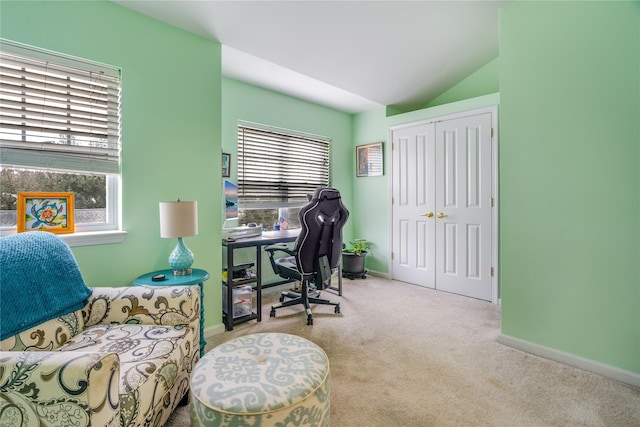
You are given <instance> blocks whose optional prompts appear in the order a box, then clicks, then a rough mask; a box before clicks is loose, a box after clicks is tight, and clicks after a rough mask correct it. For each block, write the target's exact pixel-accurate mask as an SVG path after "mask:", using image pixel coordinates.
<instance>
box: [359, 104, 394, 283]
mask: <svg viewBox="0 0 640 427" xmlns="http://www.w3.org/2000/svg"><path fill="white" fill-rule="evenodd" d="M387 136H388V128H387V123H386V118H385V109H384V108H378V109H376V110H373V111H369V112H366V113H361V114H356V115H354V119H353V147H352V148H351V151H352V153H351V159H353V158H354V157H355V146H358V145H363V144H371V143H374V142H382V143H383V145H382V148H383V152H384V159H383V167H384V175H382V176H369V177H356V175H355V166H353V167H352V168H351V169H352V177H353V178H352V179H353V197H354V198H353V206H352V209H351V214H352V217H353V218H354V219H355V221H354V234H353V238H355V239H367V241H369V242H371V244H372V247H371V250H370V251H369V252H368V253H367V257H366V258H365V262H366V268H367V270H372V271H375V272H379V273H388V272H389V266H388V264H389V261H388V260H389V254H390V253H391V249H390V245H389V209H390V206H389V201H390V200H391V193H390V191H391V188H390V185H389V184H390V182H391V181H390V179H389V178H390V176H389V172H390V171H391V167H390V164H389V161H390V160H391V156H390V154H391V151H390V148H391V147H390V146H389V144H388V143H387ZM352 163H353V162H352Z"/></svg>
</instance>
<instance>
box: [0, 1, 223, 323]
mask: <svg viewBox="0 0 640 427" xmlns="http://www.w3.org/2000/svg"><path fill="white" fill-rule="evenodd" d="M0 8H1V10H0V12H1V21H0V36H2V37H3V38H7V39H10V40H14V41H17V42H21V43H25V44H29V45H33V46H36V47H41V48H45V49H50V50H54V51H58V52H61V53H65V54H69V55H73V56H78V57H82V58H86V59H90V60H93V61H98V62H103V63H107V64H110V65H115V66H119V67H121V68H122V144H123V149H122V180H123V185H122V218H123V221H122V222H123V229H124V230H126V231H127V233H128V234H127V236H126V238H125V241H124V243H120V244H108V245H95V246H83V247H74V248H73V252H74V254H75V256H76V258H77V260H78V263H79V265H80V269H81V271H82V274H83V276H84V278H85V281H86V282H87V284H88V285H89V286H126V285H130V284H131V283H132V282H133V280H134V279H135V278H136V277H137V276H139V275H141V274H143V273H146V272H149V271H153V270H157V269H164V268H168V263H167V258H168V256H169V253H170V252H171V250H172V248H173V247H174V246H175V244H176V241H175V239H161V238H160V228H159V219H158V202H159V201H165V200H176V199H177V198H178V197H179V198H181V199H183V200H197V201H198V213H199V235H198V236H195V237H189V238H186V239H185V242H186V244H187V246H189V247H190V248H191V249H192V250H193V252H194V255H195V262H194V267H197V268H203V269H205V270H208V271H210V272H213V271H219V270H220V251H221V249H220V223H221V214H220V200H221V190H220V188H221V186H220V182H221V177H220V128H221V104H220V100H221V84H220V76H221V71H220V45H219V44H218V43H217V42H213V41H210V40H206V39H204V38H201V37H198V36H196V35H194V34H191V33H188V32H185V31H182V30H179V29H177V28H175V27H171V26H169V25H166V24H163V23H161V22H158V21H155V20H152V19H150V18H147V17H145V16H143V15H140V14H138V13H135V12H132V11H131V10H129V9H126V8H123V7H121V6H119V5H117V4H115V3H111V2H105V1H93V2H75V1H74V2H71V1H70V2H57V1H56V2H50V1H44V2H35V1H26V2H21V1H17V2H13V1H6V0H3V1H2V4H1V5H0ZM210 282H211V281H210ZM210 282H209V283H210ZM217 294H218V292H216V293H215V295H217ZM205 295H206V296H205V304H204V307H205V319H206V324H207V325H212V324H218V323H220V318H221V315H220V304H219V298H218V299H217V300H214V299H213V298H212V297H213V296H214V293H213V292H209V293H206V294H205Z"/></svg>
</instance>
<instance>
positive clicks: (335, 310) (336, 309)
mask: <svg viewBox="0 0 640 427" xmlns="http://www.w3.org/2000/svg"><path fill="white" fill-rule="evenodd" d="M333 311H334V312H335V313H336V314H338V313H340V306H339V305H336V308H335V309H334V310H333Z"/></svg>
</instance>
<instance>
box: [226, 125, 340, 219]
mask: <svg viewBox="0 0 640 427" xmlns="http://www.w3.org/2000/svg"><path fill="white" fill-rule="evenodd" d="M329 142H330V140H329V138H323V137H318V136H311V135H306V134H302V133H295V132H288V131H284V130H280V129H273V128H267V127H261V126H260V127H259V126H249V125H244V124H241V125H239V126H238V199H239V203H240V207H241V208H243V209H252V208H253V209H259V208H276V207H289V206H301V205H303V204H304V203H306V201H307V194H309V193H313V191H314V190H315V189H316V188H319V187H328V186H329V183H330V151H329V148H330V147H329V145H330V144H329Z"/></svg>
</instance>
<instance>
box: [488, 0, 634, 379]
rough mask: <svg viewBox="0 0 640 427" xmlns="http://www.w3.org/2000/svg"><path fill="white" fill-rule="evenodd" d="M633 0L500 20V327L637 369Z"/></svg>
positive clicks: (530, 11)
mask: <svg viewBox="0 0 640 427" xmlns="http://www.w3.org/2000/svg"><path fill="white" fill-rule="evenodd" d="M639 14H640V8H639V7H638V3H637V2H515V3H512V4H510V5H509V6H507V7H505V8H504V9H503V10H502V13H501V18H500V99H501V115H500V206H501V210H500V236H501V237H500V253H501V258H500V286H501V291H502V332H503V334H504V335H505V336H509V337H515V338H517V339H520V340H524V341H526V342H530V343H535V344H538V345H541V346H544V347H547V348H552V349H556V350H559V351H561V352H566V353H570V354H573V355H576V356H580V357H583V358H586V359H590V360H593V361H596V362H600V363H603V364H606V365H610V366H614V367H617V368H620V369H622V370H626V371H629V372H633V373H640V321H639V319H640V317H639V315H638V313H639V312H640V273H639V270H638V264H639V259H640V210H639V201H640V191H639V186H640V179H639V178H640V177H639V176H638V170H639V166H640V164H639V163H640V158H639V151H638V150H639V147H638V145H639V141H640V127H639V124H638V123H639V122H638V117H639V113H640V96H639V94H640V86H639V79H638V75H639V74H640V49H639V47H640V42H639V40H640V38H639V34H638V32H639V25H638V22H639V17H640V15H639Z"/></svg>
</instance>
